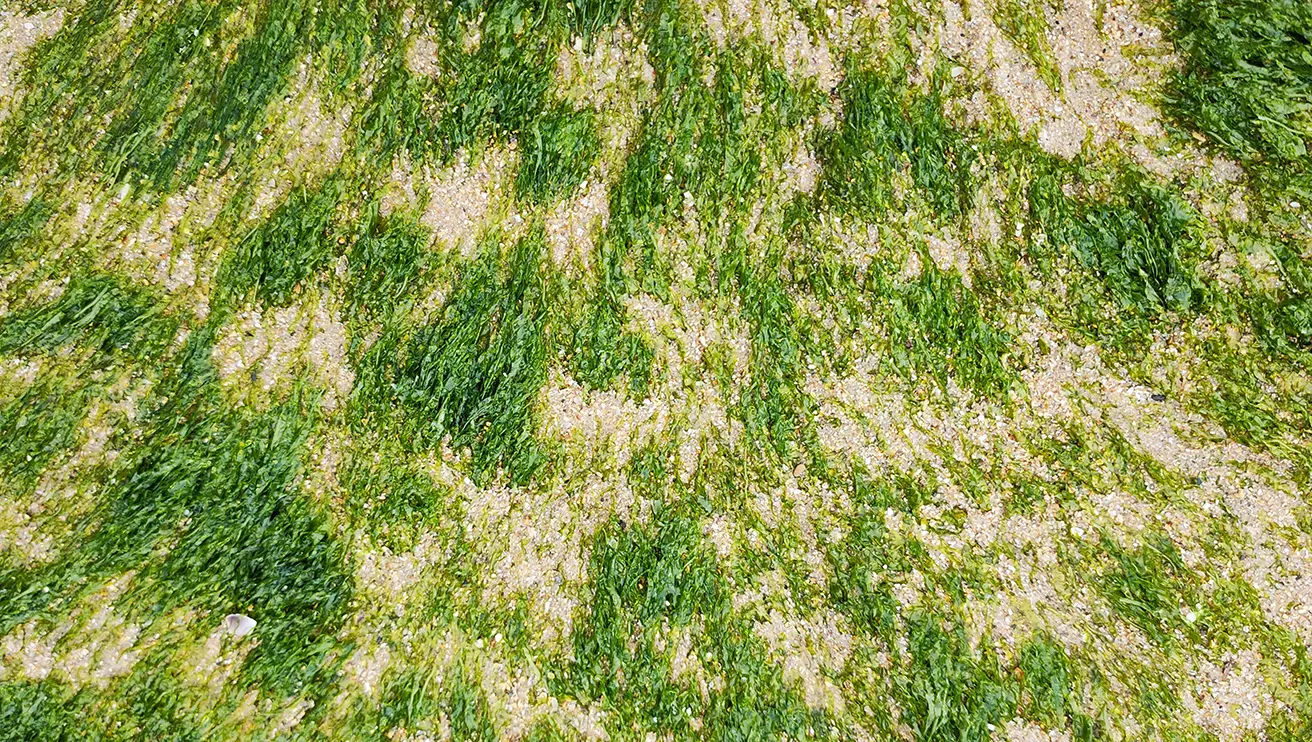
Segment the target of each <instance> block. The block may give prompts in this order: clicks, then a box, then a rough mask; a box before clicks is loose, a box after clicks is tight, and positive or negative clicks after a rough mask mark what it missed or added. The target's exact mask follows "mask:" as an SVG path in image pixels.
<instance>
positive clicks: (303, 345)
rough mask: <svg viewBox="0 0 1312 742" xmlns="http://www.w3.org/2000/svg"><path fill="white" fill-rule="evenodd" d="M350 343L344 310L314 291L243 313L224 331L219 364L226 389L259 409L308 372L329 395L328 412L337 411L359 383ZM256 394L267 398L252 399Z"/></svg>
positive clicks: (216, 358) (216, 349) (218, 346)
mask: <svg viewBox="0 0 1312 742" xmlns="http://www.w3.org/2000/svg"><path fill="white" fill-rule="evenodd" d="M346 342H347V337H346V326H345V324H344V323H343V322H342V320H341V316H340V311H339V310H338V309H337V308H336V307H335V306H333V304H332V300H331V298H330V297H328V296H326V295H317V294H315V293H313V292H312V293H308V294H306V295H305V296H304V297H303V298H302V300H301V301H300V302H297V303H294V304H291V305H289V306H286V307H281V308H274V309H267V310H263V311H261V310H257V309H254V308H247V309H244V310H241V311H239V312H238V313H237V314H236V317H235V318H234V320H233V321H231V322H229V323H228V324H227V325H225V326H224V328H223V329H222V331H221V332H220V334H219V338H218V341H217V342H216V343H215V344H214V350H213V359H214V365H215V367H216V368H217V369H218V371H219V377H220V380H221V383H222V384H223V386H224V387H225V389H226V390H228V391H229V392H230V393H231V394H233V395H236V396H237V397H240V398H242V399H246V398H247V397H250V399H249V400H248V401H250V402H254V403H257V404H258V403H260V402H261V400H263V399H267V397H268V395H269V393H271V392H273V391H274V390H275V389H282V388H283V387H285V386H286V385H287V384H288V383H290V382H291V380H292V379H293V378H294V377H295V376H297V375H298V374H300V373H304V372H308V374H309V376H310V378H311V379H312V380H313V381H314V382H316V383H317V385H318V386H319V387H320V388H321V389H323V391H324V392H325V393H324V396H323V400H322V403H323V406H324V408H325V409H326V410H329V411H331V410H334V409H336V408H337V406H338V404H340V403H341V401H342V400H344V399H345V398H346V397H347V396H348V395H349V394H350V392H351V387H352V386H353V385H354V383H355V373H354V372H353V371H352V370H351V367H350V364H349V363H348V362H347V360H346ZM253 381H254V382H258V383H257V384H255V385H252V384H251V382H253ZM252 386H254V389H252ZM252 391H258V392H262V393H263V395H262V396H260V395H257V396H254V397H252V396H251V395H250V392H252Z"/></svg>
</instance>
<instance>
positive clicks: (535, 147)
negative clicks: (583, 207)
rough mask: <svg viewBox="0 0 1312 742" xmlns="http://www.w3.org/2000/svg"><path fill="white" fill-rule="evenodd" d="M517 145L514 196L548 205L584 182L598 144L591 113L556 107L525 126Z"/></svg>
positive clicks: (594, 157) (593, 118)
mask: <svg viewBox="0 0 1312 742" xmlns="http://www.w3.org/2000/svg"><path fill="white" fill-rule="evenodd" d="M520 145H521V151H520V159H519V173H518V174H517V175H516V178H515V192H516V194H517V195H518V196H519V197H520V198H522V199H525V200H528V201H532V202H535V203H550V202H552V201H555V200H557V199H559V198H561V197H563V196H566V195H568V194H569V193H571V192H572V191H573V190H574V189H575V188H576V187H577V186H578V185H579V184H580V183H582V182H583V179H584V178H586V177H587V175H588V170H589V169H591V167H592V161H593V160H594V159H596V156H597V151H598V149H599V148H600V141H599V139H598V137H597V124H596V121H595V117H594V116H593V114H592V112H591V111H588V110H578V111H575V110H570V109H567V108H562V107H560V106H557V107H553V108H551V109H549V110H548V111H547V113H545V114H544V115H542V116H540V117H538V118H537V119H534V120H533V122H532V123H530V124H529V125H528V127H527V128H526V129H525V130H524V132H523V135H522V137H521V139H520Z"/></svg>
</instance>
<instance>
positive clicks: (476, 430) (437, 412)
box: [393, 228, 551, 481]
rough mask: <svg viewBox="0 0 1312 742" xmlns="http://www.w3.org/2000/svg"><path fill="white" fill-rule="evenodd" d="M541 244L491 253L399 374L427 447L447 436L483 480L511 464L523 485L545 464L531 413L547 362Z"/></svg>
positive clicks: (399, 387)
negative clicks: (465, 450) (469, 455)
mask: <svg viewBox="0 0 1312 742" xmlns="http://www.w3.org/2000/svg"><path fill="white" fill-rule="evenodd" d="M544 239H545V237H544V235H543V233H542V231H541V229H540V228H534V229H533V230H532V231H531V232H530V234H529V235H527V236H526V237H524V238H523V239H521V240H520V241H518V242H517V243H515V244H514V245H513V246H510V247H507V248H501V247H499V246H498V245H497V244H495V243H494V244H489V245H485V247H484V253H483V256H482V257H481V258H480V259H479V260H478V261H477V262H475V263H474V264H472V265H470V266H469V267H468V269H467V271H466V272H465V274H464V275H463V276H461V278H460V283H459V285H458V287H457V288H456V290H455V293H454V294H453V295H452V297H451V298H450V299H449V300H448V301H447V303H446V306H445V307H444V308H443V310H442V314H441V316H440V318H439V319H438V320H437V321H435V322H434V323H432V324H430V325H427V326H425V327H423V328H420V329H419V330H418V331H416V332H415V333H414V335H413V336H412V337H411V338H410V339H409V341H408V342H407V344H406V348H405V353H404V358H402V359H398V363H397V365H396V367H395V369H394V371H393V373H394V374H395V376H394V379H395V395H396V396H395V400H396V401H397V402H399V403H401V404H402V405H404V406H405V408H406V409H407V410H409V412H410V415H411V416H412V421H413V422H412V423H411V429H412V430H413V431H414V433H415V434H416V435H417V436H419V437H420V440H423V441H428V442H430V443H436V442H437V441H438V439H440V438H442V437H443V436H445V435H450V442H451V445H453V446H455V447H457V448H459V447H464V446H470V447H472V449H473V456H474V466H475V469H476V470H477V471H479V472H482V473H488V472H490V471H491V470H492V469H494V468H496V467H497V466H498V465H504V466H505V467H506V468H507V469H508V470H509V471H510V473H511V474H512V476H513V477H514V478H515V479H517V480H519V481H523V480H524V479H526V478H527V477H529V476H530V475H531V474H532V472H533V471H534V469H536V468H537V466H538V465H539V464H540V463H541V461H542V454H541V452H540V451H539V450H538V445H537V442H536V440H535V439H534V430H535V425H534V419H535V418H534V415H535V407H534V406H535V402H536V398H537V394H538V391H539V390H540V389H541V388H542V384H543V383H545V381H546V362H547V358H548V353H547V342H548V338H547V336H546V330H547V325H548V316H549V312H550V306H551V305H550V299H551V295H550V291H549V281H548V274H547V271H546V269H545V268H544V265H543V260H542V258H543V255H544ZM503 261H504V262H503Z"/></svg>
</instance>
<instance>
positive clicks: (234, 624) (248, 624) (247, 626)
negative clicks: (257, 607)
mask: <svg viewBox="0 0 1312 742" xmlns="http://www.w3.org/2000/svg"><path fill="white" fill-rule="evenodd" d="M223 628H224V630H225V631H227V632H228V633H229V634H232V635H233V636H246V635H247V634H249V633H251V632H252V631H254V630H255V619H253V618H251V617H250V616H244V615H242V614H240V613H229V614H228V615H226V616H224V617H223Z"/></svg>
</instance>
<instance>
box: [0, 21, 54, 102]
mask: <svg viewBox="0 0 1312 742" xmlns="http://www.w3.org/2000/svg"><path fill="white" fill-rule="evenodd" d="M63 25H64V9H63V8H52V9H50V10H45V11H42V12H40V13H33V14H31V15H25V14H23V13H21V12H15V11H13V10H9V9H5V10H0V122H3V121H4V120H5V119H7V118H9V114H10V113H11V111H12V107H13V104H14V102H15V101H16V99H17V98H18V93H19V90H18V85H19V83H20V82H21V78H22V74H23V69H22V62H23V58H24V56H25V55H26V54H27V52H28V51H30V50H31V49H32V47H33V46H35V45H36V44H37V43H38V42H40V41H41V40H43V39H46V38H49V37H51V36H53V35H55V34H56V33H58V31H59V29H60V28H62V27H63Z"/></svg>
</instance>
